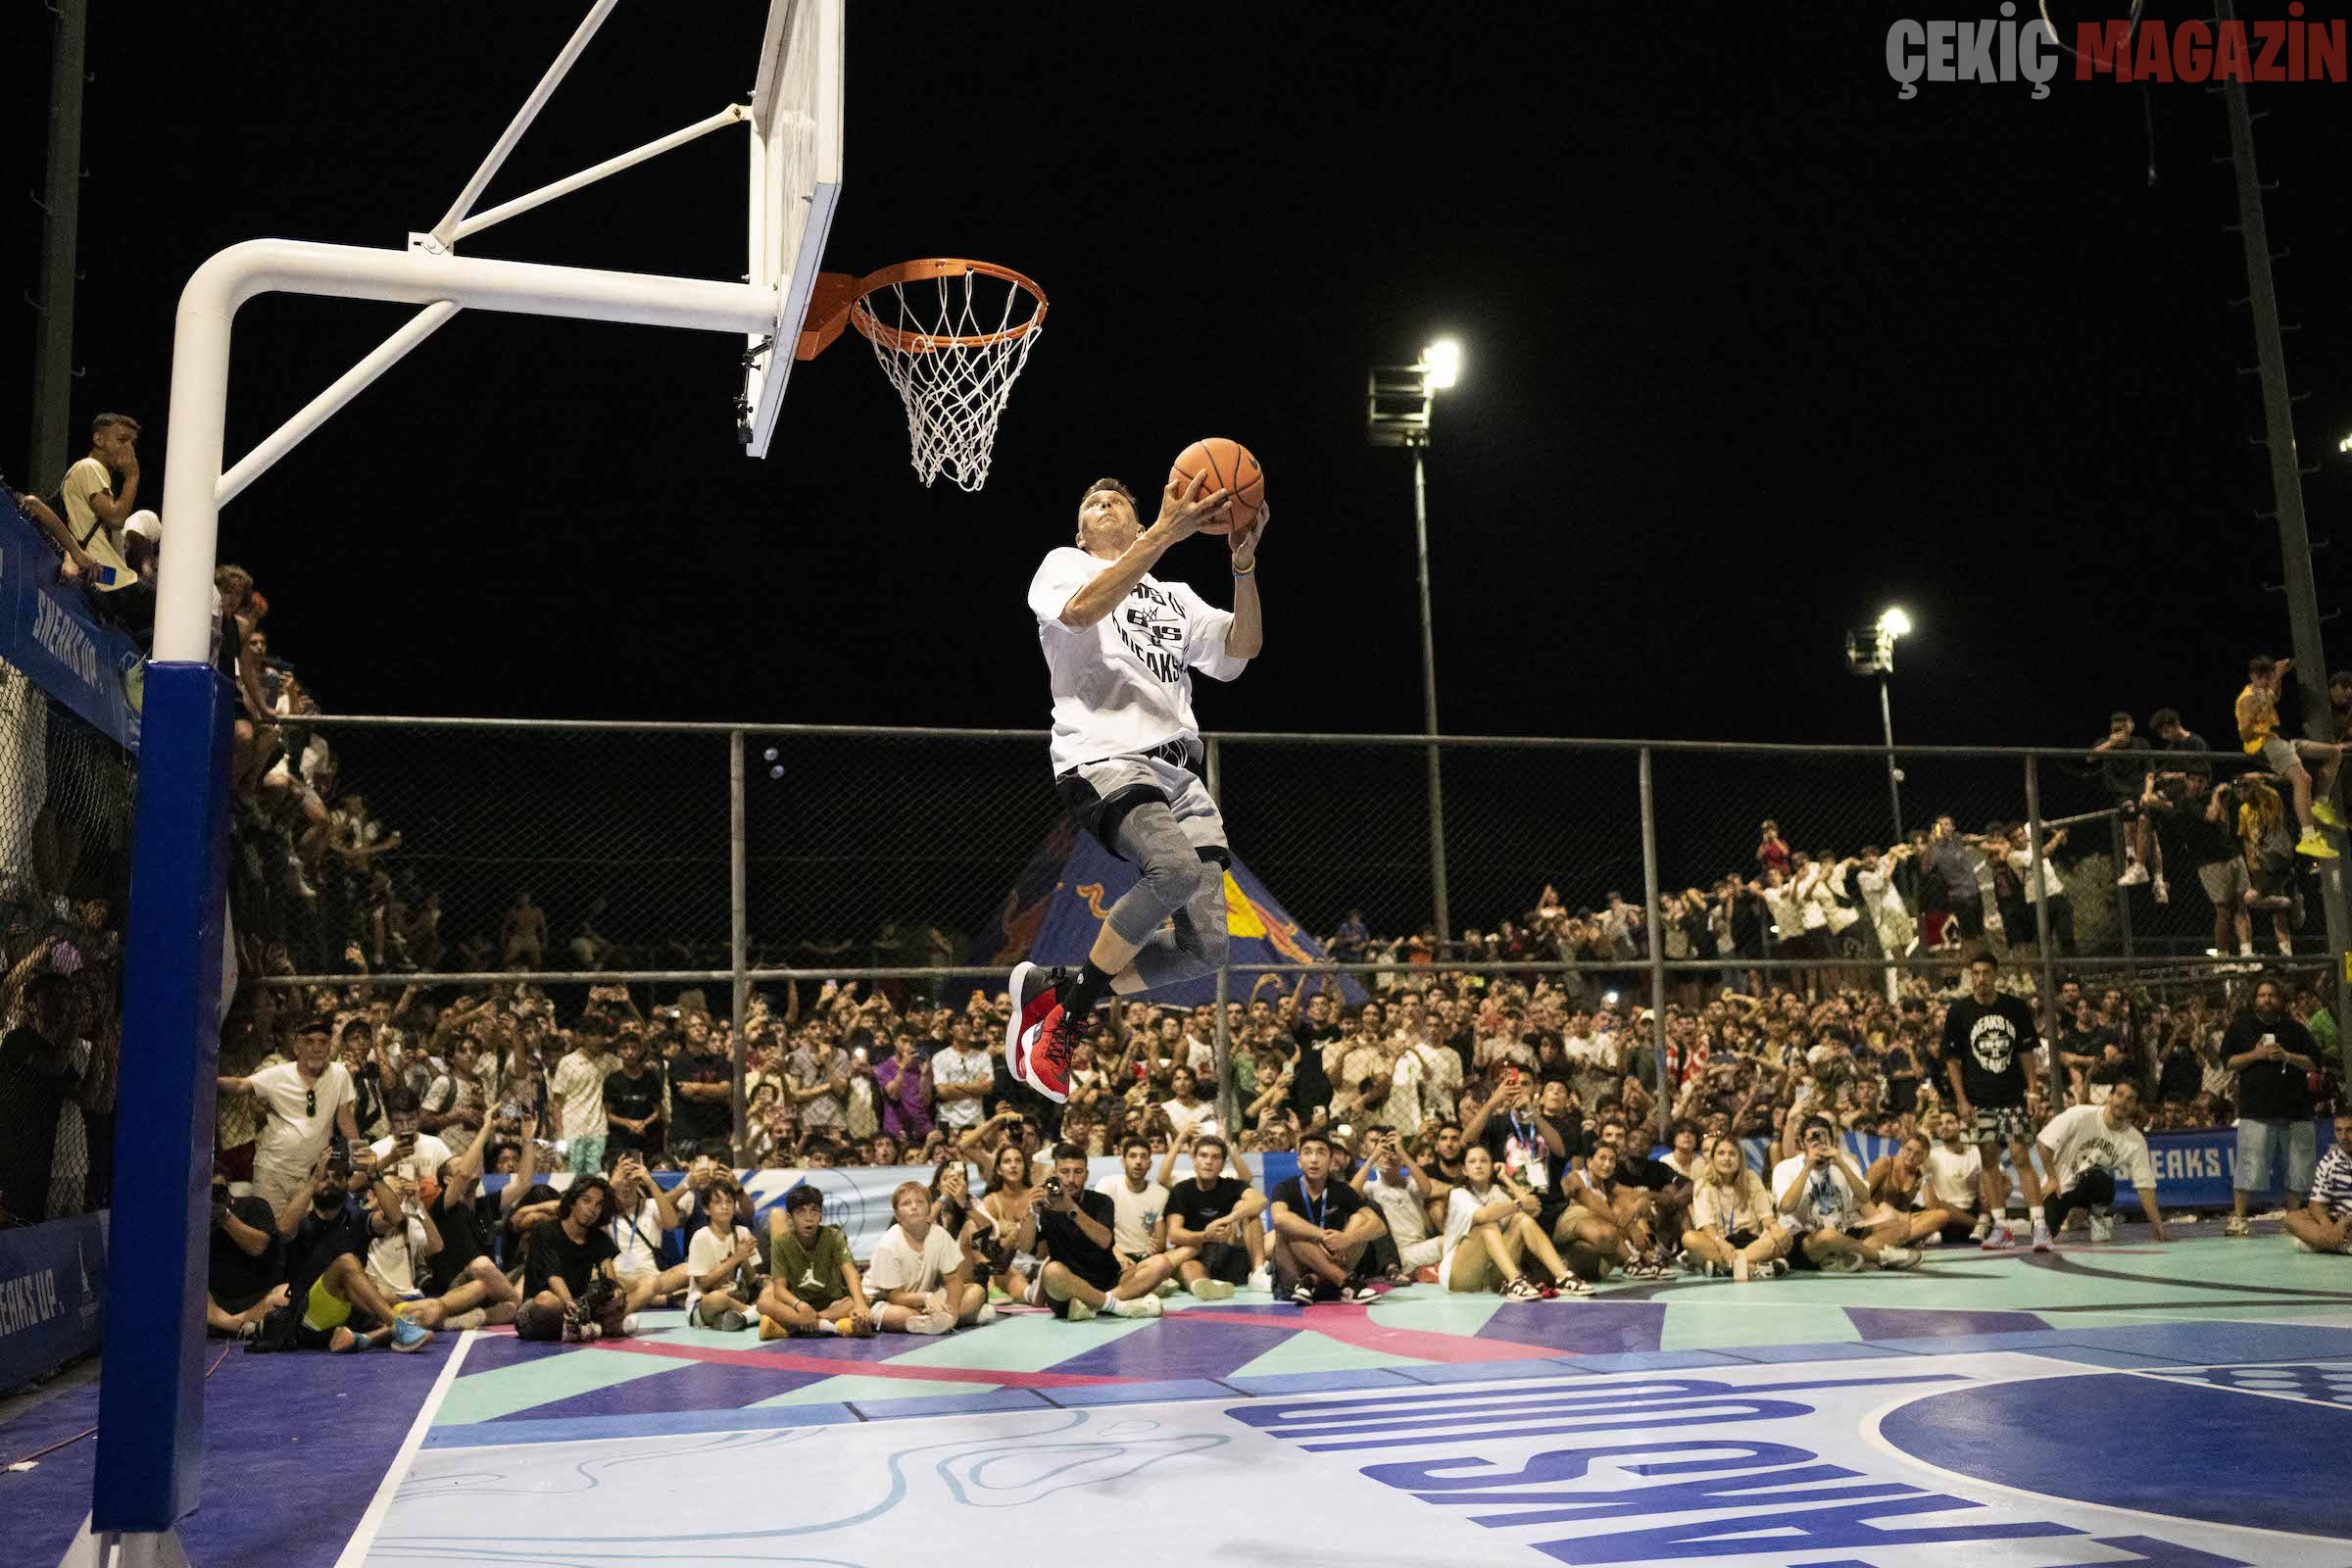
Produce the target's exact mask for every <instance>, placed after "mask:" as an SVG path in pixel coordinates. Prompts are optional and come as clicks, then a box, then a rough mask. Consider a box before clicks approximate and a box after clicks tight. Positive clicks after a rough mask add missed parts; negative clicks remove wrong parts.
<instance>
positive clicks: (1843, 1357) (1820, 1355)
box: [1724, 1340, 1903, 1363]
mask: <svg viewBox="0 0 2352 1568" xmlns="http://www.w3.org/2000/svg"><path fill="white" fill-rule="evenodd" d="M1724 1353H1725V1354H1727V1355H1736V1356H1738V1357H1739V1358H1740V1360H1742V1361H1758V1362H1765V1363H1779V1362H1784V1361H1867V1360H1873V1359H1885V1358H1886V1357H1887V1356H1890V1355H1900V1354H1902V1353H1903V1352H1901V1351H1899V1350H1883V1349H1880V1348H1878V1347H1877V1346H1875V1345H1857V1344H1855V1343H1853V1342H1852V1341H1850V1340H1839V1341H1837V1342H1835V1343H1832V1344H1828V1345H1742V1346H1740V1348H1738V1349H1736V1350H1727V1351H1725V1352H1724Z"/></svg>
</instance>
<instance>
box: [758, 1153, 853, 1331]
mask: <svg viewBox="0 0 2352 1568" xmlns="http://www.w3.org/2000/svg"><path fill="white" fill-rule="evenodd" d="M767 1257H768V1271H767V1286H766V1288H765V1289H764V1290H762V1291H761V1292H760V1338H761V1339H763V1340H780V1339H783V1338H785V1337H786V1336H788V1335H794V1334H846V1335H848V1336H850V1337H851V1338H853V1339H860V1340H862V1339H868V1338H870V1337H872V1335H873V1334H874V1332H875V1324H874V1310H873V1307H872V1306H871V1305H869V1304H868V1303H867V1301H866V1299H865V1285H864V1283H863V1282H862V1281H861V1280H859V1278H858V1265H857V1264H856V1263H854V1262H852V1261H851V1260H850V1243H849V1238H847V1237H846V1236H844V1235H842V1233H841V1227H840V1226H838V1225H828V1224H826V1223H825V1200H824V1195H823V1194H821V1193H819V1192H818V1191H817V1190H816V1189H815V1188H813V1187H811V1186H809V1184H808V1183H806V1182H803V1183H802V1184H801V1185H800V1186H798V1187H795V1188H794V1189H793V1190H792V1191H791V1192H790V1193H788V1194H787V1195H785V1199H784V1208H783V1211H782V1212H781V1213H776V1212H771V1213H770V1214H769V1215H768V1219H767Z"/></svg>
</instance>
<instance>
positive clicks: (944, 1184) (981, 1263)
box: [931, 1139, 1034, 1301]
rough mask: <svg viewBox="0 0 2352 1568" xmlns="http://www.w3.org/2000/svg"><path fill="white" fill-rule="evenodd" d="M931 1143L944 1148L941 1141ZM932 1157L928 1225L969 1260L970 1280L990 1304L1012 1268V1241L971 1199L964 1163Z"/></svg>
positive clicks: (948, 1157) (950, 1157)
mask: <svg viewBox="0 0 2352 1568" xmlns="http://www.w3.org/2000/svg"><path fill="white" fill-rule="evenodd" d="M933 1142H934V1143H935V1144H937V1145H938V1146H939V1147H941V1148H943V1149H944V1147H945V1141H944V1140H940V1139H934V1140H933ZM933 1157H934V1159H935V1160H936V1161H937V1163H936V1164H935V1165H934V1166H933V1167H932V1170H931V1223H932V1224H934V1225H936V1226H938V1227H939V1228H941V1229H942V1230H944V1231H946V1232H947V1233H948V1236H949V1238H950V1239H951V1240H953V1241H954V1242H955V1244H956V1247H958V1248H959V1249H961V1250H962V1252H963V1255H964V1256H966V1257H968V1258H970V1259H971V1260H972V1277H973V1278H974V1279H976V1280H979V1281H980V1282H981V1283H982V1284H984V1285H986V1286H987V1287H988V1288H989V1299H990V1300H992V1301H993V1300H995V1299H998V1292H999V1287H998V1285H997V1280H998V1278H999V1277H1000V1276H1004V1275H1008V1274H1009V1273H1011V1271H1012V1268H1013V1264H1014V1257H1013V1249H1012V1238H1011V1237H1010V1235H1008V1234H1007V1233H1006V1232H1005V1229H1004V1227H1003V1226H1001V1225H1000V1224H998V1222H997V1217H996V1215H994V1214H992V1213H990V1212H989V1210H988V1205H987V1204H986V1203H984V1202H981V1201H978V1200H976V1199H974V1198H973V1197H972V1178H971V1172H970V1170H969V1169H968V1168H967V1167H966V1166H965V1165H964V1162H963V1161H962V1160H961V1159H960V1158H958V1157H956V1156H955V1155H953V1154H942V1153H935V1154H934V1155H933ZM1032 1239H1033V1240H1034V1233H1033V1235H1032ZM1031 1266H1032V1267H1034V1260H1032V1265H1031ZM1025 1277H1026V1276H1024V1279H1025ZM1017 1294H1018V1295H1022V1296H1025V1295H1026V1294H1027V1292H1026V1290H1025V1289H1024V1290H1023V1291H1022V1292H1019V1293H1017ZM1004 1295H1005V1298H1007V1299H1010V1298H1013V1297H1014V1296H1015V1295H1016V1293H1015V1292H1013V1291H1011V1290H1005V1291H1004Z"/></svg>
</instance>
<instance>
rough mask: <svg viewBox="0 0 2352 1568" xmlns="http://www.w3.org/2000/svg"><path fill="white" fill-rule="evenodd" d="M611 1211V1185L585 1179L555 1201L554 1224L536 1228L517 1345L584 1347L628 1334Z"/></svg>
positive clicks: (525, 1260) (527, 1253) (528, 1251)
mask: <svg viewBox="0 0 2352 1568" xmlns="http://www.w3.org/2000/svg"><path fill="white" fill-rule="evenodd" d="M612 1211H613V1189H612V1187H611V1185H610V1184H608V1183H607V1182H606V1181H605V1179H604V1178H603V1177H602V1176H585V1177H582V1178H580V1179H579V1180H577V1181H575V1182H573V1183H572V1184H571V1186H570V1187H569V1188H567V1189H565V1191H564V1196H563V1197H562V1198H560V1199H558V1200H557V1201H556V1213H555V1217H554V1218H553V1219H551V1220H549V1221H548V1222H547V1223H546V1224H543V1225H535V1226H533V1227H532V1228H531V1230H530V1232H529V1234H528V1236H527V1237H526V1239H525V1240H524V1243H523V1251H522V1293H523V1298H524V1299H523V1303H522V1309H521V1311H519V1312H517V1313H516V1314H515V1338H516V1339H518V1340H565V1341H571V1340H577V1341H581V1342H583V1343H585V1342H587V1341H590V1340H596V1339H600V1338H602V1337H603V1336H605V1335H607V1334H625V1333H627V1332H628V1330H629V1327H630V1325H629V1322H628V1319H627V1317H626V1315H625V1314H626V1311H627V1304H626V1300H625V1299H624V1298H623V1297H622V1295H621V1292H620V1282H619V1281H618V1280H617V1279H615V1278H614V1277H613V1258H615V1257H617V1256H618V1255H619V1253H620V1249H619V1248H618V1247H616V1246H614V1245H613V1236H612V1232H611V1231H610V1229H609V1228H608V1227H607V1226H606V1224H605V1220H606V1218H607V1216H609V1215H610V1214H611V1213H612Z"/></svg>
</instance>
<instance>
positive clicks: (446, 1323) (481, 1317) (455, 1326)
mask: <svg viewBox="0 0 2352 1568" xmlns="http://www.w3.org/2000/svg"><path fill="white" fill-rule="evenodd" d="M489 1320H490V1314H489V1313H488V1312H486V1311H484V1310H483V1309H482V1308H480V1307H478V1306H477V1307H475V1308H474V1309H473V1310H472V1311H470V1312H460V1313H458V1314H457V1315H456V1316H454V1317H447V1318H443V1319H442V1320H441V1326H442V1328H444V1329H446V1330H448V1331H449V1332H450V1333H452V1334H463V1333H465V1332H466V1330H467V1329H478V1328H480V1327H481V1326H482V1325H483V1324H484V1323H486V1322H488V1321H489Z"/></svg>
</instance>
